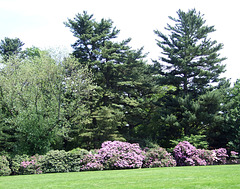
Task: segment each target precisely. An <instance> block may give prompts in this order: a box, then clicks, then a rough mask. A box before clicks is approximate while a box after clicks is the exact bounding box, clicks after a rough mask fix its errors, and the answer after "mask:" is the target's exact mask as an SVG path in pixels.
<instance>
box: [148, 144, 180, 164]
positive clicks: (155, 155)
mask: <svg viewBox="0 0 240 189" xmlns="http://www.w3.org/2000/svg"><path fill="white" fill-rule="evenodd" d="M174 166H176V161H175V159H174V158H173V156H172V155H171V154H170V153H168V152H167V151H166V150H165V149H164V148H161V147H155V148H146V149H145V158H144V161H143V167H144V168H152V167H174Z"/></svg>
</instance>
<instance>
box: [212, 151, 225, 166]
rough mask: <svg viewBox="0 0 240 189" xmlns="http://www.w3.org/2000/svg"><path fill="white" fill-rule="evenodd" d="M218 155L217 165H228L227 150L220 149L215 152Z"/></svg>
mask: <svg viewBox="0 0 240 189" xmlns="http://www.w3.org/2000/svg"><path fill="white" fill-rule="evenodd" d="M213 151H214V152H215V153H216V157H217V158H216V163H218V164H226V162H227V157H228V155H227V150H226V149H225V148H219V149H215V150H213Z"/></svg>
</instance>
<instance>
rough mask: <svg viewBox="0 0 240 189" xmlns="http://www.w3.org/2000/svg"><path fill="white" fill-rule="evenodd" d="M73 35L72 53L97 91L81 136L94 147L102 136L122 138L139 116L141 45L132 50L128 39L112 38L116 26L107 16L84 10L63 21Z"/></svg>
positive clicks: (144, 86) (142, 92)
mask: <svg viewBox="0 0 240 189" xmlns="http://www.w3.org/2000/svg"><path fill="white" fill-rule="evenodd" d="M65 25H66V26H67V27H69V28H70V30H71V31H72V32H73V34H74V36H75V37H77V41H76V42H75V43H74V44H73V45H72V47H73V48H74V52H73V55H74V56H75V57H76V58H78V59H79V64H80V65H88V67H89V69H90V70H91V71H92V73H93V75H94V82H95V83H96V84H97V89H96V92H97V95H96V96H94V97H92V99H91V102H92V105H91V107H90V111H91V115H92V121H91V123H89V124H87V125H86V129H85V131H83V133H82V140H85V143H86V144H87V145H88V147H98V146H99V145H100V144H101V142H102V141H105V140H114V139H118V140H124V138H122V136H123V135H120V134H126V133H129V132H130V133H131V131H132V130H133V128H134V127H135V126H136V125H138V124H140V122H141V120H142V119H143V117H142V113H141V110H140V109H141V106H142V103H141V102H143V100H142V98H144V96H145V94H146V93H147V92H148V91H147V86H148V85H149V84H150V83H151V82H149V83H147V82H146V79H149V77H147V76H146V75H147V65H146V64H145V62H144V61H143V58H144V55H143V53H142V49H139V50H132V49H131V48H130V47H129V46H128V43H129V42H130V39H127V40H124V41H122V42H116V40H114V39H115V38H117V35H118V34H119V30H117V29H116V28H115V27H113V22H112V21H111V20H106V19H101V21H100V22H98V21H96V20H95V19H93V15H88V14H87V13H86V12H83V14H77V15H76V17H75V18H74V19H73V20H71V19H68V22H66V23H65Z"/></svg>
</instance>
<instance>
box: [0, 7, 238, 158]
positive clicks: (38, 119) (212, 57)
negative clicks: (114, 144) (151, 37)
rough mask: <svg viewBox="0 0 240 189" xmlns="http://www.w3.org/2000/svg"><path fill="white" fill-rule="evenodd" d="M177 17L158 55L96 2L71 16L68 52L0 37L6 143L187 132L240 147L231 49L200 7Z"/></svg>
mask: <svg viewBox="0 0 240 189" xmlns="http://www.w3.org/2000/svg"><path fill="white" fill-rule="evenodd" d="M169 18H170V20H171V21H172V23H174V24H173V25H170V24H167V26H166V28H165V30H166V31H165V33H166V34H165V33H164V32H161V31H159V30H155V31H154V33H155V34H156V41H157V47H158V48H160V49H161V51H162V54H161V57H160V58H159V60H153V62H152V64H147V62H146V61H145V58H146V56H147V55H146V54H144V53H143V48H139V49H133V48H132V47H130V45H129V42H130V41H131V39H130V38H129V39H126V40H123V41H120V42H119V41H117V40H116V39H117V37H118V34H119V32H120V30H118V29H117V28H116V27H114V25H113V21H112V20H110V19H101V20H100V21H97V20H96V19H95V18H94V17H93V15H91V14H88V13H87V12H83V13H81V14H77V15H76V16H75V17H74V19H68V20H67V21H66V22H65V23H64V24H65V26H66V27H68V28H69V29H70V31H71V32H72V33H73V35H74V37H76V42H75V43H74V44H72V48H73V52H72V53H71V54H69V56H67V57H64V58H62V59H61V58H57V57H56V56H54V54H53V53H51V52H50V51H46V50H40V49H39V48H37V47H31V48H26V49H25V50H22V47H23V46H24V43H23V42H22V41H21V40H20V39H19V38H15V39H11V38H7V37H6V38H5V39H3V40H1V43H0V54H1V69H0V115H1V118H0V151H1V152H2V153H9V154H13V155H15V154H23V153H25V154H29V155H31V154H36V153H38V154H44V153H46V152H47V151H49V150H50V149H64V150H72V149H74V148H77V147H80V148H85V149H88V150H89V149H96V148H99V147H100V145H101V144H102V143H103V142H104V141H113V140H119V141H127V142H138V143H139V144H140V145H142V146H149V145H154V144H158V145H160V146H162V147H164V148H167V149H171V148H172V147H173V146H175V144H176V143H177V142H179V141H183V140H188V141H189V142H191V143H192V144H194V145H195V146H196V147H198V148H208V149H214V148H220V147H226V148H228V149H230V150H235V151H238V152H240V145H239V144H240V141H239V138H240V128H239V108H240V105H239V104H240V96H239V90H240V80H238V81H237V82H236V83H235V85H234V86H233V87H231V85H230V82H229V80H228V79H226V78H222V77H221V74H222V73H224V72H225V64H223V61H224V60H225V59H226V58H224V57H221V56H220V53H219V52H220V50H221V49H222V48H223V44H221V43H217V41H215V40H212V39H211V38H209V34H210V33H212V32H214V31H215V28H214V26H208V25H206V20H204V18H203V15H202V14H201V13H200V12H197V11H196V10H195V9H192V10H189V11H187V12H184V11H182V10H179V11H177V17H176V18H174V17H171V16H170V17H169ZM143 37H144V36H143Z"/></svg>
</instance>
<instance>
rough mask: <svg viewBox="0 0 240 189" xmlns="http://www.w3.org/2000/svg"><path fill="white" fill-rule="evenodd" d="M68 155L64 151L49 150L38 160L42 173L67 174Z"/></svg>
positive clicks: (68, 169)
mask: <svg viewBox="0 0 240 189" xmlns="http://www.w3.org/2000/svg"><path fill="white" fill-rule="evenodd" d="M68 161H69V160H68V153H67V152H66V151H64V150H51V151H49V152H48V153H47V154H46V155H44V156H43V158H42V159H41V160H40V164H41V167H42V171H43V172H44V173H63V172H69V171H70V168H71V167H70V166H69V164H68Z"/></svg>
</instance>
